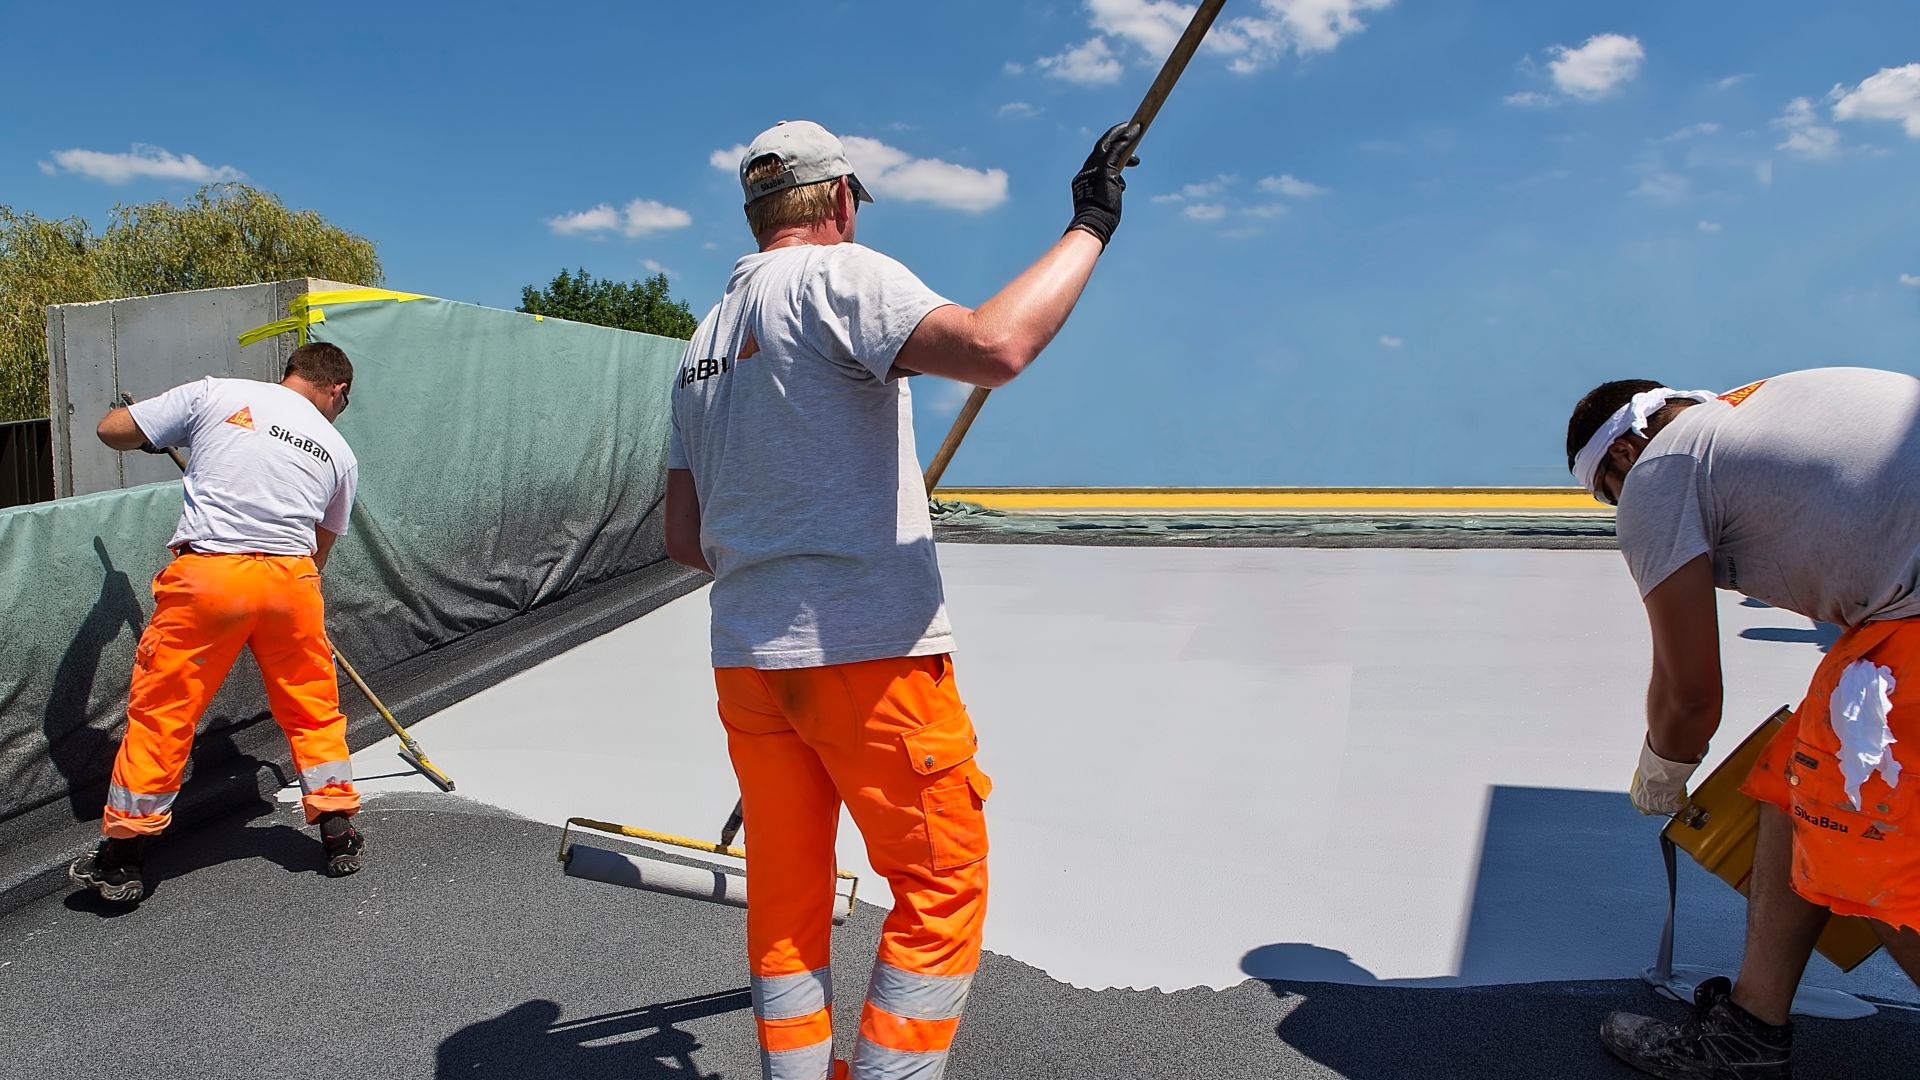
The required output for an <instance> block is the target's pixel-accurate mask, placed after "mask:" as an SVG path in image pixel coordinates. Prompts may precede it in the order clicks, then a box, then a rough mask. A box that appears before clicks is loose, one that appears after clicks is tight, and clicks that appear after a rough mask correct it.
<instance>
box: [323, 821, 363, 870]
mask: <svg viewBox="0 0 1920 1080" xmlns="http://www.w3.org/2000/svg"><path fill="white" fill-rule="evenodd" d="M319 824H320V842H321V843H322V844H324V845H326V849H327V876H328V877H346V876H347V875H348V874H356V873H359V872H360V853H361V852H362V851H364V850H365V849H366V846H367V838H366V837H364V836H361V835H360V830H359V829H356V828H354V827H353V823H352V822H351V821H349V820H348V819H347V815H346V814H343V813H341V812H340V811H338V810H334V811H330V812H328V813H325V814H321V815H320V822H319Z"/></svg>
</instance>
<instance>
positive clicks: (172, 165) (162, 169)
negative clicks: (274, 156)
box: [40, 143, 247, 184]
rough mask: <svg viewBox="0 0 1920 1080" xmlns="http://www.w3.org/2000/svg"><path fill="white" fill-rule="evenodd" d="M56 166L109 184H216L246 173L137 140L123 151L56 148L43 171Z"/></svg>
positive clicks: (43, 166) (50, 172) (238, 177)
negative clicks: (164, 182)
mask: <svg viewBox="0 0 1920 1080" xmlns="http://www.w3.org/2000/svg"><path fill="white" fill-rule="evenodd" d="M54 166H58V167H59V169H60V170H61V171H64V172H70V173H75V174H77V175H80V176H85V177H88V178H89V179H93V180H99V181H101V182H103V183H108V184H125V183H128V182H129V181H132V180H138V179H149V180H185V181H188V182H189V183H195V184H216V183H222V182H224V181H228V180H239V179H242V178H244V177H245V176H246V175H247V174H246V173H243V172H241V171H240V170H239V169H236V168H234V167H233V166H231V165H208V164H207V163H206V162H204V161H201V160H200V159H199V158H197V157H194V156H193V155H192V154H182V155H180V156H178V157H176V156H174V155H173V154H170V153H168V152H167V151H165V150H163V149H161V148H160V147H158V146H147V145H145V144H144V143H134V144H133V149H131V150H129V151H127V152H126V153H124V154H109V153H106V152H104V151H100V150H55V151H54V152H53V164H52V165H49V164H47V163H46V162H41V163H40V171H42V172H44V173H46V174H48V175H50V176H51V175H53V173H54Z"/></svg>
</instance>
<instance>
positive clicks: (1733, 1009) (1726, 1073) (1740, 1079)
mask: <svg viewBox="0 0 1920 1080" xmlns="http://www.w3.org/2000/svg"><path fill="white" fill-rule="evenodd" d="M1732 993H1733V984H1732V983H1730V982H1728V981H1727V980H1726V978H1725V977H1724V976H1718V975H1716V976H1714V977H1713V978H1711V979H1708V980H1707V981H1705V982H1703V983H1701V984H1700V985H1699V986H1698V987H1696V988H1695V989H1694V991H1693V1015H1691V1016H1689V1017H1687V1018H1686V1019H1685V1020H1682V1021H1680V1022H1679V1023H1673V1022H1671V1021H1667V1020H1656V1019H1654V1018H1653V1017H1651V1016H1639V1015H1636V1014H1634V1013H1627V1012H1617V1013H1614V1014H1612V1015H1611V1016H1608V1017H1607V1021H1606V1023H1604V1024H1602V1025H1600V1041H1601V1042H1604V1043H1606V1044H1607V1049H1608V1050H1611V1051H1613V1055H1614V1056H1615V1057H1617V1058H1619V1059H1620V1060H1621V1061H1624V1062H1626V1063H1627V1064H1629V1065H1631V1066H1633V1067H1634V1068H1636V1069H1639V1070H1640V1071H1641V1072H1643V1073H1646V1074H1648V1075H1649V1076H1658V1077H1661V1078H1662V1080H1792V1077H1793V1067H1792V1065H1791V1064H1790V1063H1789V1062H1788V1060H1787V1059H1788V1057H1789V1055H1790V1054H1791V1053H1792V1051H1793V1025H1792V1024H1791V1023H1787V1024H1782V1025H1780V1026H1779V1027H1775V1026H1773V1025H1772V1024H1767V1023H1763V1022H1761V1021H1760V1019H1759V1018H1757V1017H1755V1016H1754V1015H1753V1014H1752V1013H1750V1012H1748V1011H1747V1010H1745V1009H1743V1008H1741V1007H1740V1006H1738V1005H1735V1004H1734V1003H1733V998H1732V996H1731V995H1732Z"/></svg>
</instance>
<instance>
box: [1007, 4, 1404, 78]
mask: <svg viewBox="0 0 1920 1080" xmlns="http://www.w3.org/2000/svg"><path fill="white" fill-rule="evenodd" d="M1392 5H1393V0H1260V5H1259V8H1258V10H1257V13H1256V14H1252V15H1241V16H1238V17H1236V18H1232V19H1223V20H1220V21H1219V22H1216V23H1215V24H1214V26H1213V29H1212V30H1211V32H1209V33H1208V35H1207V37H1206V39H1205V41H1203V42H1202V43H1201V48H1202V50H1203V51H1205V52H1208V53H1211V54H1213V55H1215V56H1221V57H1226V58H1228V64H1227V66H1228V68H1229V69H1230V70H1232V71H1234V72H1237V73H1240V74H1249V73H1252V72H1255V71H1259V70H1260V69H1262V68H1265V67H1267V66H1269V65H1270V64H1273V63H1274V62H1276V61H1278V60H1279V59H1280V58H1281V57H1283V56H1285V55H1286V54H1287V53H1288V52H1292V53H1294V54H1295V55H1300V56H1304V55H1307V54H1309V53H1318V52H1326V51H1328V50H1330V49H1332V48H1334V47H1335V46H1336V45H1338V44H1340V42H1341V41H1342V40H1344V39H1345V38H1347V37H1350V36H1352V35H1354V34H1357V33H1359V32H1360V31H1362V30H1365V29H1366V23H1365V22H1363V21H1362V20H1361V16H1362V15H1365V14H1366V13H1368V12H1373V11H1380V10H1382V9H1385V8H1388V7H1391V6H1392ZM1085 8H1086V11H1087V14H1088V20H1087V22H1088V26H1089V27H1090V28H1091V29H1092V30H1093V31H1094V32H1095V34H1096V36H1095V37H1092V38H1089V39H1088V40H1086V41H1084V42H1082V43H1080V44H1079V45H1075V46H1073V47H1072V48H1070V49H1067V50H1066V51H1064V52H1062V53H1060V54H1058V55H1056V56H1048V57H1043V58H1041V59H1040V60H1038V61H1035V66H1036V67H1038V68H1039V69H1041V71H1043V72H1044V73H1045V74H1047V75H1049V76H1051V77H1053V78H1058V79H1065V80H1067V81H1069V82H1075V83H1080V84H1082V85H1089V86H1098V85H1105V84H1108V83H1112V82H1114V81H1116V80H1118V79H1119V77H1120V74H1121V70H1122V61H1123V59H1124V58H1126V56H1128V55H1131V56H1136V57H1137V58H1139V59H1140V60H1142V61H1150V62H1152V63H1156V64H1157V63H1158V62H1159V61H1160V60H1161V59H1162V58H1164V57H1165V56H1166V55H1167V54H1168V53H1169V52H1171V51H1172V49H1173V46H1174V43H1175V42H1176V41H1178V40H1179V38H1180V33H1181V31H1182V30H1185V29H1186V26H1187V23H1188V22H1189V21H1190V20H1192V18H1193V13H1194V11H1195V10H1196V8H1195V6H1194V5H1192V4H1184V3H1179V2H1178V0H1086V3H1085ZM1017 67H1019V65H1017V64H1009V65H1007V70H1008V71H1009V72H1013V71H1014V69H1015V68H1017ZM1016 73H1017V72H1016Z"/></svg>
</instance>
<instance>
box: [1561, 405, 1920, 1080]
mask: <svg viewBox="0 0 1920 1080" xmlns="http://www.w3.org/2000/svg"><path fill="white" fill-rule="evenodd" d="M1917 419H1920V380H1916V379H1914V378H1912V377H1911V376H1907V375H1900V374H1895V373H1893V372H1886V371H1869V370H1864V369H1859V368H1829V369H1821V370H1814V371H1799V372H1793V373H1791V374H1787V375H1780V376H1777V377H1775V378H1772V379H1766V380H1763V381H1761V382H1757V383H1754V384H1752V385H1750V386H1744V387H1741V388H1740V389H1738V390H1735V391H1732V392H1731V393H1727V394H1713V393H1711V392H1707V391H1678V390H1673V389H1670V388H1668V387H1665V386H1662V385H1660V384H1659V383H1655V382H1647V381H1623V382H1610V383H1607V384H1605V385H1603V386H1600V387H1599V388H1597V389H1595V390H1594V391H1593V392H1592V393H1590V394H1588V395H1587V396H1586V398H1585V399H1584V400H1582V401H1581V402H1580V404H1579V406H1578V407H1577V408H1576V409H1575V410H1574V413H1573V418H1572V420H1571V422H1570V423H1569V424H1568V427H1567V462H1568V465H1569V467H1570V468H1572V470H1573V472H1574V475H1575V476H1576V477H1577V478H1578V479H1579V480H1580V482H1581V483H1582V484H1584V485H1585V486H1586V488H1587V490H1588V491H1590V492H1592V493H1593V494H1594V496H1595V497H1596V498H1598V499H1600V500H1601V501H1602V502H1606V503H1615V504H1618V506H1619V515H1618V526H1617V528H1618V532H1619V537H1620V550H1621V553H1622V554H1624V555H1625V556H1626V560H1627V566H1628V569H1629V570H1631V571H1632V574H1633V577H1634V579H1635V581H1636V582H1637V583H1638V584H1639V587H1640V593H1641V596H1642V597H1643V598H1644V599H1645V601H1646V609H1647V618H1648V621H1649V623H1650V625H1651V628H1652V636H1653V677H1652V682H1651V685H1650V686H1649V687H1648V690H1647V737H1646V739H1645V740H1644V741H1643V743H1642V745H1641V751H1640V767H1639V770H1638V771H1637V772H1636V773H1635V775H1634V779H1633V785H1632V798H1633V802H1634V805H1635V806H1637V807H1639V808H1640V809H1641V811H1642V812H1644V813H1649V814H1652V813H1661V814H1674V813H1678V812H1679V811H1681V810H1682V809H1684V808H1685V805H1686V798H1687V791H1686V784H1687V781H1688V779H1689V778H1690V777H1691V775H1692V774H1693V771H1694V770H1695V769H1696V768H1697V767H1698V763H1699V762H1700V761H1701V759H1702V758H1703V757H1705V755H1706V752H1707V741H1708V740H1709V739H1710V738H1712V736H1713V734H1714V732H1715V730H1716V729H1717V728H1718V727H1719V725H1720V703H1721V685H1720V680H1721V671H1720V635H1719V627H1718V620H1717V608H1716V602H1715V594H1714V589H1715V587H1716V586H1717V587H1719V588H1722V589H1732V590H1736V591H1738V592H1741V593H1745V594H1746V595H1748V596H1751V597H1754V598H1755V599H1758V600H1762V601H1765V602H1766V603H1767V604H1769V605H1772V606H1773V607H1777V608H1782V609H1785V610H1788V611H1794V612H1798V613H1799V614H1801V615H1804V616H1806V617H1807V618H1809V619H1816V620H1819V621H1821V622H1827V623H1832V624H1834V625H1837V626H1840V627H1843V628H1844V633H1842V634H1841V636H1840V638H1839V640H1838V641H1836V642H1834V643H1833V645H1832V647H1831V648H1830V649H1829V650H1828V651H1827V655H1826V658H1825V659H1824V660H1822V661H1821V663H1820V665H1819V667H1818V669H1817V670H1816V671H1815V672H1814V675H1813V682H1812V685H1811V686H1810V687H1809V688H1808V690H1807V696H1806V700H1805V701H1803V702H1802V703H1801V705H1800V707H1799V709H1798V710H1797V711H1796V712H1795V714H1794V717H1793V719H1792V720H1790V721H1789V722H1788V723H1787V725H1786V727H1785V729H1784V730H1782V731H1781V732H1780V733H1779V734H1778V735H1777V736H1776V737H1775V738H1774V739H1773V740H1772V742H1770V743H1769V744H1768V746H1767V748H1766V750H1765V752H1764V753H1763V754H1762V755H1761V758H1760V760H1759V761H1758V762H1757V763H1756V764H1755V766H1754V768H1753V771H1752V772H1751V773H1750V774H1749V775H1748V777H1747V780H1746V783H1745V784H1744V786H1743V787H1742V790H1743V791H1745V792H1746V793H1747V794H1749V795H1751V796H1753V797H1754V798H1755V799H1758V800H1759V801H1760V802H1761V804H1762V805H1761V808H1760V823H1759V838H1758V845H1757V847H1756V850H1755V853H1754V865H1753V876H1752V878H1751V880H1750V883H1749V901H1750V904H1751V908H1750V913H1749V918H1748V922H1747V944H1746V954H1745V956H1744V958H1743V960H1742V962H1741V966H1740V974H1739V978H1738V979H1737V981H1735V982H1733V983H1731V984H1729V983H1728V981H1727V980H1726V979H1724V978H1713V979H1708V980H1707V981H1705V982H1703V983H1702V984H1701V985H1700V986H1699V988H1698V989H1697V990H1696V992H1695V999H1694V1017H1693V1018H1692V1020H1691V1021H1689V1022H1687V1023H1669V1022H1666V1021H1662V1020H1655V1019H1652V1018H1649V1017H1644V1016H1636V1015H1633V1014H1630V1013H1614V1014H1613V1015H1612V1016H1610V1017H1608V1018H1607V1021H1606V1023H1605V1025H1604V1026H1603V1028H1602V1031H1601V1037H1602V1039H1603V1040H1604V1041H1605V1042H1606V1045H1607V1047H1608V1048H1609V1049H1610V1050H1612V1051H1613V1052H1614V1054H1616V1055H1617V1056H1619V1057H1620V1058H1621V1059H1623V1060H1625V1061H1626V1062H1627V1063H1629V1064H1631V1065H1633V1066H1635V1067H1636V1068H1638V1069H1640V1070H1641V1071H1643V1072H1646V1073H1649V1074H1651V1075H1654V1076H1660V1077H1667V1078H1669V1080H1696V1078H1697V1080H1773V1078H1784V1077H1787V1076H1788V1075H1790V1072H1789V1068H1790V1067H1789V1061H1788V1059H1789V1055H1790V1051H1791V1049H1792V1028H1791V1025H1790V1024H1789V1023H1788V1010H1789V1007H1790V1006H1791V1004H1792V1001H1793V995H1794V990H1795V988H1796V987H1797V986H1798V984H1799V982H1800V977H1801V974H1802V972H1803V971H1804V970H1805V969H1806V964H1807V960H1808V958H1809V957H1810V956H1811V955H1812V953H1813V949H1814V942H1815V939H1816V938H1818V937H1819V936H1820V932H1821V930H1822V928H1823V927H1824V926H1825V925H1826V922H1827V919H1828V915H1829V913H1830V912H1831V913H1834V914H1840V915H1861V916H1865V917H1866V918H1868V919H1871V920H1872V921H1873V926H1874V929H1875V930H1876V931H1878V933H1879V935H1880V939H1881V941H1882V942H1883V943H1884V944H1885V945H1886V947H1887V951H1888V952H1889V953H1891V954H1892V955H1893V957H1894V959H1895V960H1897V961H1898V962H1899V963H1900V965H1901V967H1903V968H1905V969H1906V971H1907V974H1908V975H1910V976H1913V977H1914V978H1915V979H1916V980H1920V837H1915V836H1914V830H1915V828H1916V827H1920V813H1915V812H1914V807H1915V805H1916V804H1920V775H1909V774H1908V772H1907V770H1903V769H1902V767H1901V766H1902V764H1903V763H1904V764H1906V765H1908V766H1920V428H1917V427H1916V420H1917Z"/></svg>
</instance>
